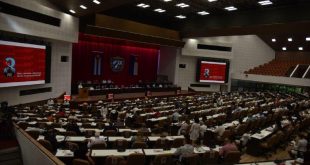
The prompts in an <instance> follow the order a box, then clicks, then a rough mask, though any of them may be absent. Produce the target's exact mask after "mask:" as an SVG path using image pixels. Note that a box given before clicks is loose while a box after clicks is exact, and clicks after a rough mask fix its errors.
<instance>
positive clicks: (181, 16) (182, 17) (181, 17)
mask: <svg viewBox="0 0 310 165" xmlns="http://www.w3.org/2000/svg"><path fill="white" fill-rule="evenodd" d="M175 17H177V18H179V19H185V18H186V16H184V15H177V16H175Z"/></svg>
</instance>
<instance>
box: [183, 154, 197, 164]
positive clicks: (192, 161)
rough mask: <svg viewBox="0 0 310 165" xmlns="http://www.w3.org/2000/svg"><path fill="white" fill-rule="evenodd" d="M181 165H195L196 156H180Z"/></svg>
mask: <svg viewBox="0 0 310 165" xmlns="http://www.w3.org/2000/svg"><path fill="white" fill-rule="evenodd" d="M181 164H182V165H197V164H198V154H187V155H184V156H182V161H181Z"/></svg>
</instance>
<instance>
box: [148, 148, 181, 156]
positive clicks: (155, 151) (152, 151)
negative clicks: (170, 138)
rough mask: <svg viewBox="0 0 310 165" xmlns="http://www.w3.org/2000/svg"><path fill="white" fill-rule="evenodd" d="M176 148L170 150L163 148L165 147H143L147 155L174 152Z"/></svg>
mask: <svg viewBox="0 0 310 165" xmlns="http://www.w3.org/2000/svg"><path fill="white" fill-rule="evenodd" d="M176 150H177V149H176V148H171V149H170V150H163V149H143V151H144V154H145V155H146V156H156V155H163V154H174V153H175V151H176Z"/></svg>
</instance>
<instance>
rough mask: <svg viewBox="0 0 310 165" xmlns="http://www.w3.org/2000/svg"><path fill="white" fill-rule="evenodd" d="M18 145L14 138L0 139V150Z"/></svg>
mask: <svg viewBox="0 0 310 165" xmlns="http://www.w3.org/2000/svg"><path fill="white" fill-rule="evenodd" d="M13 147H18V142H17V140H16V139H0V150H3V149H8V148H13Z"/></svg>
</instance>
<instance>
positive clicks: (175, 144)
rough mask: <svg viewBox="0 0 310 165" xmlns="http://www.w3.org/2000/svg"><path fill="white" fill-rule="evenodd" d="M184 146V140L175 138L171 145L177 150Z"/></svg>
mask: <svg viewBox="0 0 310 165" xmlns="http://www.w3.org/2000/svg"><path fill="white" fill-rule="evenodd" d="M183 145H184V139H182V138H176V139H174V140H173V143H172V147H173V148H179V147H181V146H183Z"/></svg>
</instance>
